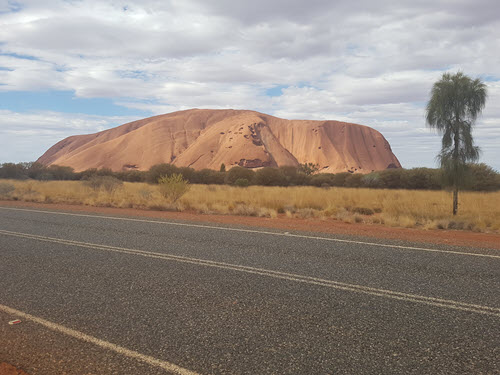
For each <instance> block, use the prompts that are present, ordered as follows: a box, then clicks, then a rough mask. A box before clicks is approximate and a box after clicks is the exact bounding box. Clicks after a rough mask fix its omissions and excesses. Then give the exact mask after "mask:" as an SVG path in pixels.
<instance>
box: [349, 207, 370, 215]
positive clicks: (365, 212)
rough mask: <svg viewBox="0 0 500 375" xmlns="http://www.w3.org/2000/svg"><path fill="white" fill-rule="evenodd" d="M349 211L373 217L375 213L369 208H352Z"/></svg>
mask: <svg viewBox="0 0 500 375" xmlns="http://www.w3.org/2000/svg"><path fill="white" fill-rule="evenodd" d="M351 211H352V212H354V213H357V214H361V215H373V214H374V213H375V212H374V211H373V210H372V209H371V208H367V207H354V208H353V209H352V210H351Z"/></svg>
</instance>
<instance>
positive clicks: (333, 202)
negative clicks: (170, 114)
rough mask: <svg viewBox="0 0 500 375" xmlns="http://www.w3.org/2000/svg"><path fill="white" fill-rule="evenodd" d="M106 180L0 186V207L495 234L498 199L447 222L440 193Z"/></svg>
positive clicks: (477, 203) (480, 200)
mask: <svg viewBox="0 0 500 375" xmlns="http://www.w3.org/2000/svg"><path fill="white" fill-rule="evenodd" d="M110 178H114V177H109V176H100V177H95V179H101V180H102V181H103V183H102V184H100V185H99V184H97V183H95V182H93V183H92V184H90V183H87V182H86V181H35V180H2V181H0V199H8V200H22V201H30V202H45V203H69V204H82V205H90V206H106V207H121V208H140V209H151V210H170V211H192V212H198V213H206V214H233V215H246V216H260V217H270V218H272V217H276V216H278V215H286V216H287V217H290V218H303V219H308V218H316V219H322V220H332V219H334V220H340V221H343V222H349V223H368V224H384V225H387V226H395V227H407V228H423V229H463V230H472V231H478V232H496V233H500V192H463V193H462V195H461V196H462V199H461V202H460V211H459V213H458V214H457V215H456V216H453V215H452V212H451V199H450V196H451V194H452V193H451V192H448V191H443V190H436V191H423V190H399V189H368V188H358V189H352V188H344V187H327V188H319V187H313V186H290V187H279V186H248V187H243V188H242V187H238V186H228V185H201V184H189V185H188V183H187V181H186V180H184V179H183V178H182V176H180V175H178V174H177V175H172V176H171V177H169V178H166V179H164V180H162V183H160V184H159V185H158V184H148V183H142V182H139V183H130V182H124V183H122V182H121V181H120V180H118V179H116V178H114V179H115V180H116V184H111V183H110V180H109V179H110ZM236 181H238V180H236ZM108 186H114V188H112V189H110V188H108Z"/></svg>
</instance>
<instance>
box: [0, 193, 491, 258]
mask: <svg viewBox="0 0 500 375" xmlns="http://www.w3.org/2000/svg"><path fill="white" fill-rule="evenodd" d="M0 202H1V205H2V206H11V207H30V208H35V209H49V210H67V211H74V212H93V213H99V214H109V215H120V216H140V217H147V218H158V219H167V220H168V219H176V220H186V221H197V222H207V223H218V224H238V225H246V226H252V227H260V228H273V229H282V230H298V231H307V232H318V233H328V234H340V235H354V236H363V237H373V238H379V239H394V240H404V241H411V242H422V243H432V244H446V245H456V246H468V247H474V248H489V249H498V250H500V235H499V234H494V233H475V232H467V231H458V230H422V229H408V228H391V227H385V226H383V225H376V224H349V223H344V222H340V221H337V220H318V219H299V218H287V217H286V216H285V215H280V216H278V217H277V218H274V219H270V218H260V217H248V216H234V215H205V214H198V213H194V212H165V211H149V210H138V209H124V208H111V207H91V206H81V205H68V204H46V203H29V202H14V201H0Z"/></svg>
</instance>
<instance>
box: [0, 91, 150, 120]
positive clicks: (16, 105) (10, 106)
mask: <svg viewBox="0 0 500 375" xmlns="http://www.w3.org/2000/svg"><path fill="white" fill-rule="evenodd" d="M0 109H7V110H10V111H13V112H28V111H37V110H40V111H55V112H65V113H84V114H89V115H99V116H137V117H138V118H143V117H148V116H151V112H149V111H144V110H140V109H131V108H127V107H123V106H120V105H116V104H115V103H114V102H113V100H112V99H109V98H78V97H75V95H74V93H73V92H71V91H9V92H0Z"/></svg>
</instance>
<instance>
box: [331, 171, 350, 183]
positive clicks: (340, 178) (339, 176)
mask: <svg viewBox="0 0 500 375" xmlns="http://www.w3.org/2000/svg"><path fill="white" fill-rule="evenodd" d="M350 176H351V174H350V173H349V172H341V173H335V174H334V175H333V177H332V181H331V186H337V187H343V186H345V181H346V180H347V178H348V177H350Z"/></svg>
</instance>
